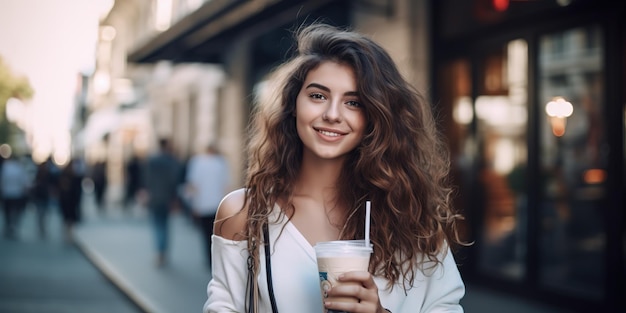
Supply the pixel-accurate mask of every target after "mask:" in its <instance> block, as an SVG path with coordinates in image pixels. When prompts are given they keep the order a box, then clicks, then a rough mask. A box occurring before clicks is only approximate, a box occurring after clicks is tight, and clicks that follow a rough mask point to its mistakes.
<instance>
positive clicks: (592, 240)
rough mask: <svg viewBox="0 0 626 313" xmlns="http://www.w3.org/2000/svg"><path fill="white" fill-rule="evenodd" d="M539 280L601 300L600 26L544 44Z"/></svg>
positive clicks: (545, 39) (604, 150) (604, 149)
mask: <svg viewBox="0 0 626 313" xmlns="http://www.w3.org/2000/svg"><path fill="white" fill-rule="evenodd" d="M538 53H539V54H538V62H539V63H538V79H539V81H538V99H539V103H538V105H540V108H539V110H540V112H541V117H542V118H540V121H539V122H540V125H541V129H540V139H539V140H540V151H541V152H540V156H539V165H540V168H541V170H540V171H541V196H540V212H539V214H540V225H539V226H540V235H539V236H540V237H539V240H540V242H539V247H540V253H539V267H540V271H539V275H540V277H539V280H540V283H541V284H542V285H544V286H548V287H550V289H556V290H562V291H566V292H567V293H568V294H574V295H582V296H585V298H591V299H593V300H599V299H601V298H602V297H603V295H604V281H605V275H606V273H605V272H606V271H605V262H604V255H605V245H606V238H605V236H606V232H605V229H604V226H603V225H604V224H603V216H604V215H605V214H606V212H605V210H606V209H607V208H608V207H609V206H608V203H607V166H608V154H609V147H608V144H607V140H606V134H605V128H604V126H605V125H604V123H603V119H602V115H603V112H604V106H605V99H604V90H605V87H604V81H603V77H604V68H603V66H604V65H603V64H604V60H603V56H604V43H603V38H602V31H601V28H600V27H593V26H592V27H581V28H575V29H570V30H566V31H561V32H557V33H551V34H547V35H544V36H542V37H540V39H539V50H538Z"/></svg>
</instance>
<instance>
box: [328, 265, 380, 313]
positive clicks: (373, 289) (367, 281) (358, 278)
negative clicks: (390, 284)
mask: <svg viewBox="0 0 626 313" xmlns="http://www.w3.org/2000/svg"><path fill="white" fill-rule="evenodd" d="M337 280H338V281H339V282H342V283H344V282H352V283H355V284H338V285H337V286H333V288H331V289H330V290H328V298H327V299H325V300H324V307H325V308H326V309H328V310H335V311H340V312H350V313H385V312H386V311H385V309H383V307H382V306H381V305H380V299H379V298H378V287H377V286H376V283H375V282H374V278H373V277H372V274H370V273H368V272H361V271H355V272H348V273H344V274H342V275H340V276H339V277H338V278H337ZM335 297H353V298H357V299H359V302H337V301H331V300H332V298H335Z"/></svg>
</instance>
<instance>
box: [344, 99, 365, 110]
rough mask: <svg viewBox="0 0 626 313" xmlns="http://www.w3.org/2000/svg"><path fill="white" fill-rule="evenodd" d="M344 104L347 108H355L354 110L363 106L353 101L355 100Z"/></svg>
mask: <svg viewBox="0 0 626 313" xmlns="http://www.w3.org/2000/svg"><path fill="white" fill-rule="evenodd" d="M346 104H347V105H348V106H351V107H355V108H360V107H362V106H363V105H362V104H361V102H358V101H355V100H350V101H347V102H346Z"/></svg>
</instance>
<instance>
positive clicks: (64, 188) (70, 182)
mask: <svg viewBox="0 0 626 313" xmlns="http://www.w3.org/2000/svg"><path fill="white" fill-rule="evenodd" d="M84 176H85V172H84V164H83V163H82V159H79V158H73V159H71V160H70V162H69V163H68V164H67V165H66V166H65V168H63V170H62V171H61V176H60V177H59V206H60V208H61V216H62V218H63V226H64V235H65V236H64V237H65V240H66V241H68V242H71V241H72V240H73V229H74V225H75V224H76V223H78V222H79V221H80V220H81V211H80V210H81V206H80V202H81V199H82V195H83V192H82V181H83V178H84Z"/></svg>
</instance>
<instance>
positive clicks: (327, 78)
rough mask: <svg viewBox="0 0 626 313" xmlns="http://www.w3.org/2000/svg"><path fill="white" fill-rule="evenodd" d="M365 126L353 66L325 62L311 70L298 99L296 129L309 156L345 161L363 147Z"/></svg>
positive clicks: (305, 152)
mask: <svg viewBox="0 0 626 313" xmlns="http://www.w3.org/2000/svg"><path fill="white" fill-rule="evenodd" d="M365 125H366V122H365V113H364V111H363V107H362V105H361V103H360V100H359V97H358V90H357V88H356V77H355V75H354V71H353V70H352V68H351V67H350V66H347V65H344V64H339V63H336V62H331V61H325V62H323V63H321V64H320V65H319V66H318V67H316V68H314V69H312V70H311V71H309V73H308V74H307V76H306V79H305V80H304V84H303V85H302V89H301V90H300V93H299V94H298V97H297V99H296V129H297V131H298V136H299V137H300V139H301V140H302V143H303V145H304V154H305V155H307V154H310V155H311V156H314V157H317V158H321V159H337V158H342V157H344V156H346V155H347V154H348V153H349V152H350V151H352V150H353V149H354V148H355V147H357V146H358V145H359V143H360V142H361V140H362V139H363V136H364V131H365Z"/></svg>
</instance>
